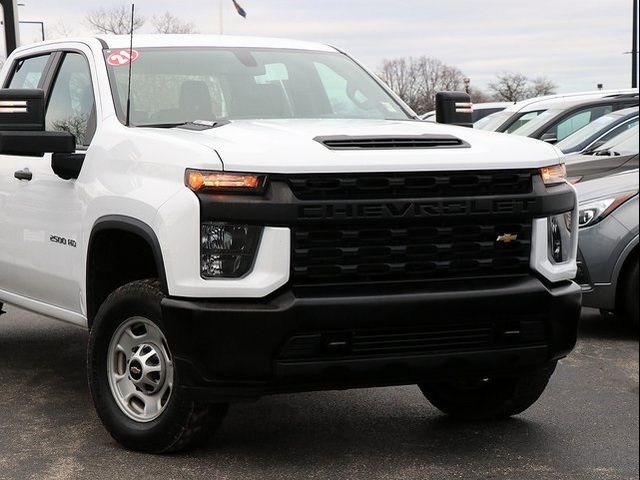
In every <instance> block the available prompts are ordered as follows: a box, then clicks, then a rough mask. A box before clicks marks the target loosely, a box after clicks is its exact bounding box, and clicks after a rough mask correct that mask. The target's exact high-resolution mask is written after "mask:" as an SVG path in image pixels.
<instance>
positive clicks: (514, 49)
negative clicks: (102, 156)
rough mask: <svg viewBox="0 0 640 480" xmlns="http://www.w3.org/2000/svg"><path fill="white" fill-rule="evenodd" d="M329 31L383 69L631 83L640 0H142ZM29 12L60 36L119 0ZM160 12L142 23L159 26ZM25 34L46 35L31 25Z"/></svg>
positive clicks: (211, 27) (27, 37)
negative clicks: (408, 62) (432, 66)
mask: <svg viewBox="0 0 640 480" xmlns="http://www.w3.org/2000/svg"><path fill="white" fill-rule="evenodd" d="M219 2H222V4H223V19H224V22H223V24H224V33H225V34H232V35H260V36H270V37H285V38H296V39H301V40H311V41H319V42H322V43H329V44H332V45H336V46H339V47H340V48H342V49H344V50H346V51H348V52H349V53H351V54H352V55H353V56H355V57H356V58H358V59H359V60H361V61H362V62H363V63H365V64H366V65H367V66H369V67H371V68H372V69H374V70H377V67H378V66H379V65H380V63H381V62H382V60H383V59H391V58H397V57H405V56H420V55H427V56H430V57H435V58H438V59H440V60H442V61H443V62H445V63H447V64H449V65H454V66H456V67H458V68H459V69H461V70H462V71H463V72H464V74H465V75H466V76H467V77H469V78H470V79H471V85H472V86H474V87H476V88H481V89H485V88H486V86H487V84H488V83H489V82H491V81H492V80H493V79H494V78H495V75H496V74H497V73H500V72H503V71H509V72H519V73H523V74H525V75H527V76H530V77H534V78H535V77H539V76H546V77H548V78H549V79H551V80H552V81H553V82H554V83H556V85H557V86H558V92H570V91H579V90H593V89H595V88H596V85H597V84H598V83H602V84H604V87H605V88H627V87H630V83H631V80H630V77H631V66H630V65H631V57H630V55H624V52H628V51H629V50H631V31H632V0H536V1H524V0H401V1H398V0H395V1H388V0H366V1H365V0H238V2H239V3H240V4H241V5H242V7H244V9H245V10H246V11H247V13H248V17H247V19H243V18H242V17H240V16H239V15H238V14H237V13H236V11H235V9H234V7H233V3H232V1H231V0H180V1H169V0H136V2H135V3H136V9H137V10H138V11H139V12H140V14H141V15H143V16H145V17H147V18H149V17H152V16H153V15H157V14H162V13H164V12H166V11H168V12H170V13H172V14H173V15H176V16H178V17H180V18H182V19H184V20H186V21H190V22H192V23H193V24H194V25H195V27H196V29H197V30H198V31H199V32H200V33H213V34H217V33H219V28H220V27H219V25H220V21H219V18H220V17H219ZM19 3H24V6H21V7H19V15H20V19H21V20H31V21H34V20H35V21H44V22H45V25H46V30H47V34H48V35H49V36H50V37H53V36H60V35H59V34H60V32H66V33H69V34H74V35H84V34H88V33H91V30H90V28H89V27H88V26H87V24H86V22H85V19H84V18H85V16H86V14H87V13H88V12H90V11H92V10H95V9H98V8H100V7H109V6H119V5H122V4H123V2H121V1H111V0H53V1H52V0H19ZM150 27H151V26H150V22H147V25H145V27H143V28H142V30H140V32H149V31H150ZM21 31H22V43H23V44H24V43H29V42H33V41H37V40H39V37H40V33H39V27H34V26H26V25H25V26H23V27H22V29H21Z"/></svg>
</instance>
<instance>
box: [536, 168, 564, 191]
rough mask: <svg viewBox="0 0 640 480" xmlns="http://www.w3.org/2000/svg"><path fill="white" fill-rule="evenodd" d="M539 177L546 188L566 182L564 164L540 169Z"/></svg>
mask: <svg viewBox="0 0 640 480" xmlns="http://www.w3.org/2000/svg"><path fill="white" fill-rule="evenodd" d="M540 176H542V181H543V182H544V184H545V185H547V186H548V187H551V186H553V185H560V184H561V183H565V181H566V180H567V167H566V166H565V164H564V163H561V164H559V165H553V166H551V167H542V168H541V169H540Z"/></svg>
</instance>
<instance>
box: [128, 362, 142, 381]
mask: <svg viewBox="0 0 640 480" xmlns="http://www.w3.org/2000/svg"><path fill="white" fill-rule="evenodd" d="M129 375H130V376H131V379H132V380H136V381H137V380H140V379H141V378H142V365H140V362H138V361H137V360H136V361H134V362H131V365H130V366H129Z"/></svg>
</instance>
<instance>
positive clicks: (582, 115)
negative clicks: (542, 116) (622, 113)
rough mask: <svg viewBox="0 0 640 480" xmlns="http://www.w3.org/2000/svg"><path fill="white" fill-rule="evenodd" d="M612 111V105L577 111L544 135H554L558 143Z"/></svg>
mask: <svg viewBox="0 0 640 480" xmlns="http://www.w3.org/2000/svg"><path fill="white" fill-rule="evenodd" d="M612 111H613V106H612V105H599V106H597V107H589V108H585V109H582V110H578V111H576V112H574V113H572V114H571V115H569V116H568V117H567V118H565V119H564V120H562V121H561V122H560V123H558V124H556V125H555V126H553V127H551V128H550V129H549V130H547V131H546V132H545V133H555V134H556V138H557V139H558V141H560V140H562V139H564V138H567V137H568V136H569V135H571V134H572V133H573V132H577V131H578V130H580V129H581V128H582V127H584V126H585V125H588V124H589V123H591V122H593V121H594V120H595V119H596V118H600V117H601V116H603V115H606V114H607V113H611V112H612Z"/></svg>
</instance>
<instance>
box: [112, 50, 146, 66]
mask: <svg viewBox="0 0 640 480" xmlns="http://www.w3.org/2000/svg"><path fill="white" fill-rule="evenodd" d="M138 56H139V54H138V51H137V50H129V49H126V50H118V51H117V52H113V53H112V54H111V55H109V56H108V57H107V63H108V64H109V65H111V66H112V67H121V66H123V65H129V64H130V63H131V62H135V61H136V60H137V59H138Z"/></svg>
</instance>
